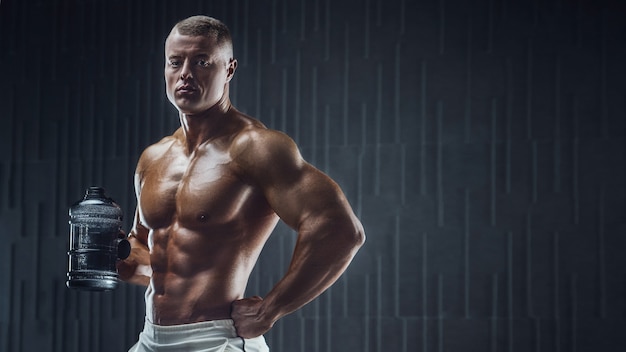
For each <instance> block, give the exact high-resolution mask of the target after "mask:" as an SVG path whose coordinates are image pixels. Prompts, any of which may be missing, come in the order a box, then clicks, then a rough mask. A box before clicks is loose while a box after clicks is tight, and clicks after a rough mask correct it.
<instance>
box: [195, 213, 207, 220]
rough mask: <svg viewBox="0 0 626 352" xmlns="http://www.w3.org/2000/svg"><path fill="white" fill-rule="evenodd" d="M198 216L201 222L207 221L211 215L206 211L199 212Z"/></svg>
mask: <svg viewBox="0 0 626 352" xmlns="http://www.w3.org/2000/svg"><path fill="white" fill-rule="evenodd" d="M197 218H198V221H200V222H207V221H208V220H209V215H207V214H206V213H200V214H198V217H197Z"/></svg>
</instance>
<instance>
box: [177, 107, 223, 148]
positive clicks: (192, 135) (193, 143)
mask: <svg viewBox="0 0 626 352" xmlns="http://www.w3.org/2000/svg"><path fill="white" fill-rule="evenodd" d="M231 108H232V105H231V104H230V100H228V99H227V100H226V101H220V102H218V103H217V104H215V105H214V106H213V107H211V108H210V109H209V110H206V111H203V112H201V113H199V114H194V115H191V114H184V113H182V112H181V113H179V117H180V125H181V128H182V131H183V136H184V139H183V143H184V144H185V147H186V148H185V149H186V151H187V153H188V154H189V155H190V154H191V153H193V152H194V151H195V150H196V149H197V148H198V147H199V146H200V145H201V144H202V143H204V142H206V141H208V140H210V139H213V138H215V137H216V136H218V135H219V133H220V131H221V130H222V128H223V127H224V126H225V124H226V123H227V121H226V119H227V117H228V112H229V111H230V109H231Z"/></svg>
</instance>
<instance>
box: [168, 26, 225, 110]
mask: <svg viewBox="0 0 626 352" xmlns="http://www.w3.org/2000/svg"><path fill="white" fill-rule="evenodd" d="M228 56H229V53H228V52H227V50H225V49H223V48H222V47H220V46H218V45H217V41H216V39H215V38H207V37H203V36H186V35H181V34H179V33H178V31H173V32H172V33H171V34H170V36H169V38H168V39H167V41H166V42H165V89H166V92H167V97H168V99H169V101H170V102H171V103H172V104H174V106H176V108H178V110H179V111H180V112H182V113H184V114H190V115H193V114H198V113H201V112H204V111H206V110H208V109H210V108H211V107H213V106H214V105H215V104H216V103H217V102H219V101H220V99H222V98H224V99H225V98H227V97H224V90H225V87H226V84H227V83H228V82H229V81H230V80H231V78H232V77H233V74H234V73H235V68H236V65H237V61H235V60H232V59H231V58H230V57H228Z"/></svg>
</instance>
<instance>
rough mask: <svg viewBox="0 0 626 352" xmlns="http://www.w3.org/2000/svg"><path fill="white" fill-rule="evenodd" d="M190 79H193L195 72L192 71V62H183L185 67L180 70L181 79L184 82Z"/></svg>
mask: <svg viewBox="0 0 626 352" xmlns="http://www.w3.org/2000/svg"><path fill="white" fill-rule="evenodd" d="M190 78H193V72H192V71H191V62H190V60H185V61H184V62H183V67H182V68H181V70H180V79H182V80H183V81H184V80H186V79H190Z"/></svg>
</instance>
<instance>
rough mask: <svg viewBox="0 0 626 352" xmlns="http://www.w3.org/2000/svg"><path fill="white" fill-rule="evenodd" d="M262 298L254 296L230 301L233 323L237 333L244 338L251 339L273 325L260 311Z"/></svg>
mask: <svg viewBox="0 0 626 352" xmlns="http://www.w3.org/2000/svg"><path fill="white" fill-rule="evenodd" d="M262 307H263V298H261V297H259V296H254V297H250V298H244V299H240V300H237V301H234V302H233V303H232V309H231V313H230V316H231V318H232V319H233V322H234V323H235V329H237V335H239V336H240V337H243V338H244V339H251V338H254V337H257V336H261V335H263V334H264V333H266V332H267V331H268V330H269V329H271V328H272V326H273V325H274V322H273V321H271V320H270V321H268V320H267V318H265V317H264V314H263V312H262V309H263V308H262Z"/></svg>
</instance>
